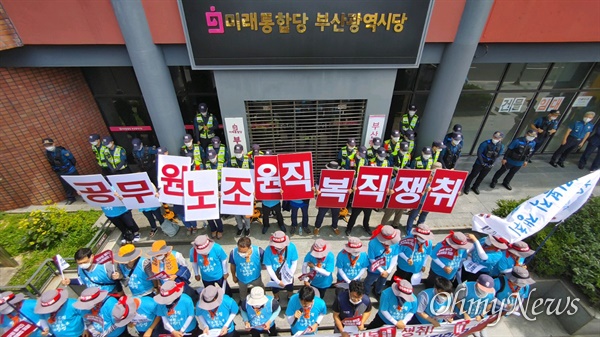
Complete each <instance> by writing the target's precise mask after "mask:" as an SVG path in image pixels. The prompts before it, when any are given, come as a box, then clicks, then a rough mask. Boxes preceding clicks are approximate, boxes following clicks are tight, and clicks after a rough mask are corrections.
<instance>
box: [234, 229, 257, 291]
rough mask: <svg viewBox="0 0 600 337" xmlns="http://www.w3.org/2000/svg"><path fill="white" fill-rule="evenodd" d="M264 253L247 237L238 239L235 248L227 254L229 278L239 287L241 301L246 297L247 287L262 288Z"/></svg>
mask: <svg viewBox="0 0 600 337" xmlns="http://www.w3.org/2000/svg"><path fill="white" fill-rule="evenodd" d="M264 253H265V252H264V250H263V249H262V248H259V247H258V246H254V245H252V240H250V238H249V237H247V236H245V237H242V238H240V239H239V240H238V242H237V247H236V248H234V249H233V250H232V251H231V252H230V253H229V268H230V270H231V276H232V277H233V282H235V283H237V284H238V286H239V291H240V298H241V299H244V298H246V296H247V295H248V286H255V287H264V285H263V282H262V278H261V274H260V272H261V269H262V260H263V255H264Z"/></svg>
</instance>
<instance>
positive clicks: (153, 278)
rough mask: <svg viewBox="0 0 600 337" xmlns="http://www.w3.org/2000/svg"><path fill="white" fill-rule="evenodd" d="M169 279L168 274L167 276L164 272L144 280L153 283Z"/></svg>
mask: <svg viewBox="0 0 600 337" xmlns="http://www.w3.org/2000/svg"><path fill="white" fill-rule="evenodd" d="M168 278H169V274H167V273H166V272H165V271H164V270H163V271H161V272H160V273H158V274H154V275H152V276H150V277H148V278H147V279H146V280H149V281H154V280H166V279H168Z"/></svg>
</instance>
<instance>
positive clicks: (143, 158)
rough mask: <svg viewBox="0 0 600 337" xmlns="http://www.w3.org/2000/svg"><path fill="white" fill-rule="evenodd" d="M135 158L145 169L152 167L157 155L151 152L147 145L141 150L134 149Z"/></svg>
mask: <svg viewBox="0 0 600 337" xmlns="http://www.w3.org/2000/svg"><path fill="white" fill-rule="evenodd" d="M133 158H134V159H135V161H136V162H137V164H138V165H139V166H140V168H141V169H142V170H143V171H148V170H150V169H152V167H153V166H154V163H155V162H156V155H154V154H150V150H149V148H148V147H147V146H144V147H143V148H142V150H141V151H134V152H133Z"/></svg>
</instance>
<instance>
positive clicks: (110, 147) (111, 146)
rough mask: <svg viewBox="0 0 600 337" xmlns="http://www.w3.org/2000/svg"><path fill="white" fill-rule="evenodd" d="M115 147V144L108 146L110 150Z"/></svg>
mask: <svg viewBox="0 0 600 337" xmlns="http://www.w3.org/2000/svg"><path fill="white" fill-rule="evenodd" d="M113 147H115V142H112V143H110V144H108V148H109V149H111V150H112V148H113Z"/></svg>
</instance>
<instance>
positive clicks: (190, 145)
mask: <svg viewBox="0 0 600 337" xmlns="http://www.w3.org/2000/svg"><path fill="white" fill-rule="evenodd" d="M183 144H185V146H187V147H192V144H194V142H187V143H183Z"/></svg>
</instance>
